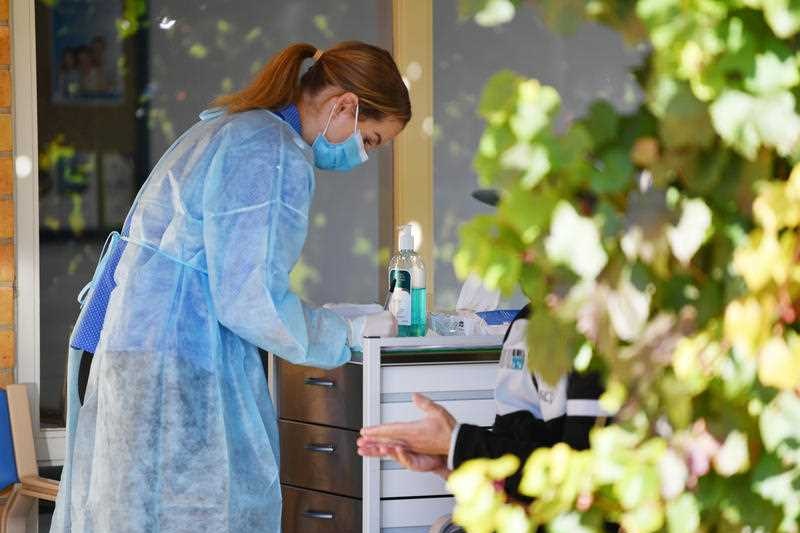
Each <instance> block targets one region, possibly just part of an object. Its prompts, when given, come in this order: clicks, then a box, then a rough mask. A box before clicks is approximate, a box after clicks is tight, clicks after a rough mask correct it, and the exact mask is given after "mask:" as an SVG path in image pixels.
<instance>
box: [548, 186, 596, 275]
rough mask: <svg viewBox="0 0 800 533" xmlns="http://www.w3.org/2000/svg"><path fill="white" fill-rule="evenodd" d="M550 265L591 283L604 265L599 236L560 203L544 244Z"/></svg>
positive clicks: (587, 222) (589, 222) (587, 220)
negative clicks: (552, 264)
mask: <svg viewBox="0 0 800 533" xmlns="http://www.w3.org/2000/svg"><path fill="white" fill-rule="evenodd" d="M545 248H546V250H547V255H548V257H549V258H550V260H551V261H553V262H554V263H558V264H563V265H567V266H568V267H569V268H570V269H571V270H572V271H573V272H575V273H576V274H578V275H579V276H581V277H582V278H584V279H594V278H596V277H597V275H598V274H599V273H600V271H601V270H603V267H605V265H606V263H607V262H608V255H607V254H606V251H605V250H604V249H603V246H602V244H601V242H600V232H599V230H598V229H597V226H596V225H595V224H594V222H593V221H592V219H590V218H586V217H582V216H580V215H578V213H577V212H576V211H575V209H574V208H573V207H572V205H570V204H569V203H567V202H564V201H561V202H560V203H559V204H558V206H557V207H556V209H555V212H554V213H553V221H552V223H551V225H550V236H549V237H548V238H547V240H546V242H545Z"/></svg>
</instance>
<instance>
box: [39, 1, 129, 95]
mask: <svg viewBox="0 0 800 533" xmlns="http://www.w3.org/2000/svg"><path fill="white" fill-rule="evenodd" d="M121 17H122V1H121V0H59V1H58V2H56V3H55V5H54V6H53V24H52V26H51V27H52V28H56V30H54V35H53V36H52V39H51V41H52V43H53V50H52V63H53V64H52V80H53V84H52V85H53V89H52V101H53V103H57V104H95V105H96V104H118V103H120V102H121V101H122V99H123V97H124V87H125V84H124V80H123V71H122V68H121V67H122V66H123V50H122V41H121V39H120V38H119V37H118V35H117V22H118V20H119V19H121Z"/></svg>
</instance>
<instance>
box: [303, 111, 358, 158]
mask: <svg viewBox="0 0 800 533" xmlns="http://www.w3.org/2000/svg"><path fill="white" fill-rule="evenodd" d="M335 109H336V105H335V104H334V106H333V108H332V109H331V114H330V115H328V122H327V123H326V124H325V129H324V130H322V133H320V134H319V135H317V138H316V139H314V144H312V145H311V149H312V150H313V151H314V165H315V166H316V167H317V168H319V169H322V170H337V171H341V172H344V171H347V170H351V169H353V168H355V167H357V166H358V165H360V164H362V163H364V162H366V161H367V159H368V157H369V156H367V151H366V150H365V149H364V140H363V139H362V138H361V132H360V131H359V130H358V104H356V123H355V126H354V127H353V134H352V135H350V137H348V138H347V139H345V140H344V141H342V142H340V143H332V142H330V141H329V140H328V139H326V138H325V134H326V133H327V132H328V127H329V126H330V125H331V119H332V118H333V112H334V110H335Z"/></svg>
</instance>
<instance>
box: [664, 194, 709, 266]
mask: <svg viewBox="0 0 800 533" xmlns="http://www.w3.org/2000/svg"><path fill="white" fill-rule="evenodd" d="M681 207H682V213H681V218H680V221H679V222H678V225H677V226H673V227H671V228H669V229H668V230H667V240H668V241H669V246H670V248H671V249H672V254H673V255H674V256H675V257H676V258H677V259H678V261H680V262H681V263H683V264H684V265H686V264H689V262H690V261H691V260H692V257H694V254H695V253H697V250H699V249H700V246H702V245H703V243H704V242H705V241H706V239H708V237H709V229H710V228H711V210H710V209H709V208H708V206H707V205H706V203H705V202H704V201H703V200H702V199H700V198H695V199H692V200H684V201H683V202H682V206H681Z"/></svg>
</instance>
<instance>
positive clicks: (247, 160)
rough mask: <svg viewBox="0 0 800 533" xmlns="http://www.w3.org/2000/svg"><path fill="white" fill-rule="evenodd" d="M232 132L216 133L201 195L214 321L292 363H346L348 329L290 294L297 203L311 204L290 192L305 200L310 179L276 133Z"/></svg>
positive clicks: (299, 225)
mask: <svg viewBox="0 0 800 533" xmlns="http://www.w3.org/2000/svg"><path fill="white" fill-rule="evenodd" d="M232 126H233V124H228V125H227V126H225V127H223V129H224V128H228V131H224V132H221V133H220V134H221V135H223V136H224V137H223V139H222V141H221V144H220V147H219V149H218V151H217V153H216V154H215V156H214V158H213V160H212V162H211V164H210V166H209V170H208V174H207V176H206V183H205V186H204V192H203V238H204V244H205V252H206V263H207V267H208V275H209V284H210V290H211V299H212V301H213V305H214V310H215V312H216V315H217V320H219V322H220V323H221V324H222V325H224V326H225V327H226V328H228V329H230V330H231V331H233V332H234V333H236V334H237V335H239V336H240V337H242V338H244V339H245V340H247V341H248V342H250V343H252V344H255V345H257V346H259V347H261V348H263V349H265V350H268V351H270V352H272V353H274V354H275V355H279V356H281V357H284V358H286V359H288V360H289V361H291V362H294V363H300V364H307V365H312V366H318V367H335V366H338V365H341V364H343V363H345V362H347V361H348V360H349V359H350V348H349V346H348V343H347V333H348V325H347V323H346V322H345V321H344V320H343V319H341V318H339V317H338V316H337V315H336V314H334V313H333V312H331V311H328V310H326V309H315V308H311V307H309V306H307V305H305V304H304V303H303V302H301V301H300V298H298V297H297V295H295V294H294V293H293V292H292V291H291V290H290V288H289V272H290V271H291V269H292V267H293V266H294V264H295V262H296V261H297V259H298V257H299V255H300V251H301V250H302V247H303V242H304V241H305V236H306V228H307V220H306V219H305V217H306V209H307V207H306V208H303V205H305V206H307V202H310V198H295V197H293V196H292V194H291V192H292V191H297V194H300V192H301V191H303V190H304V189H303V187H304V185H305V194H310V193H308V189H309V186H308V185H306V184H307V183H310V181H309V180H310V179H311V176H309V175H303V174H302V173H299V172H297V170H296V169H303V168H304V166H303V165H297V164H294V165H290V164H289V163H290V162H291V161H290V160H291V159H292V158H295V160H296V158H297V157H300V156H299V155H298V154H297V153H296V147H294V146H289V145H288V142H290V141H289V140H288V139H287V138H286V136H285V135H283V134H282V133H281V132H280V131H275V130H277V128H270V127H268V128H266V129H265V130H261V131H259V132H257V133H256V134H252V135H250V136H249V137H248V138H245V139H238V138H237V137H236V132H235V130H234V129H233V128H232ZM287 169H288V170H287ZM293 169H295V170H293ZM310 171H311V170H310V169H309V172H310ZM302 182H305V183H302ZM287 191H288V193H287ZM304 202H305V203H304Z"/></svg>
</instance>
